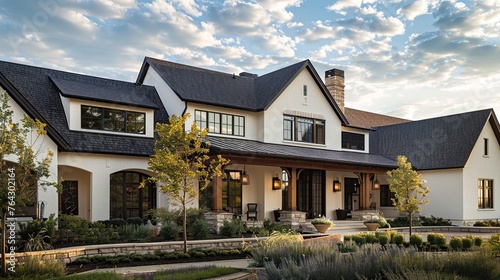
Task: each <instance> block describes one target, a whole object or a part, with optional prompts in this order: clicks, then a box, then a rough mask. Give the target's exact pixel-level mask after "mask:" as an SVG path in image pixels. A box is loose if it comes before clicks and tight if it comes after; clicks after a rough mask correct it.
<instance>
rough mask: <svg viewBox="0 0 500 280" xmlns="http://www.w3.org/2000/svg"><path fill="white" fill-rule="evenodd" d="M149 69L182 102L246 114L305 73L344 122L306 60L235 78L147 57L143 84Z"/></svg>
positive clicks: (264, 106)
mask: <svg viewBox="0 0 500 280" xmlns="http://www.w3.org/2000/svg"><path fill="white" fill-rule="evenodd" d="M149 67H152V68H153V69H154V70H155V71H156V72H157V73H158V74H159V75H160V76H161V77H162V79H163V80H164V81H165V83H166V84H167V85H168V86H169V87H170V88H171V89H172V90H173V91H174V92H175V94H176V95H177V96H178V97H179V98H180V99H181V100H183V101H185V102H195V103H202V104H208V105H215V106H222V107H227V108H235V109H242V110H248V111H262V110H265V109H267V108H268V107H269V106H270V105H271V104H272V103H273V101H274V100H275V99H276V98H278V97H279V95H280V94H281V93H282V92H283V91H284V90H285V88H286V87H287V86H288V85H289V84H290V83H291V82H292V81H293V79H294V78H295V77H296V76H297V75H298V74H299V73H300V72H301V71H302V70H303V69H307V70H308V71H309V73H310V74H311V75H312V76H313V78H314V80H315V81H316V84H317V85H318V86H319V88H320V89H321V91H322V92H323V94H324V96H325V98H326V99H327V101H328V102H329V103H330V105H331V106H332V109H333V110H334V111H335V112H336V114H337V116H338V117H339V118H340V120H341V121H342V123H343V124H347V119H346V118H345V116H344V115H343V114H342V112H341V111H340V109H339V107H338V106H337V104H336V103H335V101H334V100H333V98H332V97H331V95H330V93H329V92H328V89H327V88H326V87H325V85H324V83H323V82H322V81H321V79H320V77H319V76H318V74H317V73H316V70H315V69H314V67H313V66H312V64H311V62H310V61H309V60H304V61H301V62H298V63H295V64H293V65H290V66H287V67H284V68H281V69H279V70H276V71H273V72H271V73H268V74H265V75H263V76H260V77H258V76H256V75H248V74H247V75H239V76H238V75H234V74H227V73H222V72H217V71H212V70H208V69H203V68H198V67H193V66H188V65H183V64H179V63H174V62H169V61H165V60H159V59H154V58H150V57H146V58H145V59H144V62H143V66H142V68H141V71H140V73H139V76H138V77H137V83H142V82H143V81H144V78H145V75H146V73H147V70H148V69H149Z"/></svg>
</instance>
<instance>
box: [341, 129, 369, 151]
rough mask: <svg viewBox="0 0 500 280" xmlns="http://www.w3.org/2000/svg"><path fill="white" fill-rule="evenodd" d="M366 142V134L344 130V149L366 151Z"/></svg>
mask: <svg viewBox="0 0 500 280" xmlns="http://www.w3.org/2000/svg"><path fill="white" fill-rule="evenodd" d="M365 142H366V141H365V135H364V134H362V133H355V132H348V131H342V149H349V150H356V151H364V150H365V144H366V143H365ZM353 147H355V148H353Z"/></svg>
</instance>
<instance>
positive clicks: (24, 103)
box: [0, 73, 71, 150]
mask: <svg viewBox="0 0 500 280" xmlns="http://www.w3.org/2000/svg"><path fill="white" fill-rule="evenodd" d="M0 84H1V85H2V86H3V87H4V88H5V90H6V91H7V92H8V93H9V94H10V96H11V98H12V99H13V100H14V101H15V102H16V103H17V104H19V106H21V108H22V109H23V110H24V111H26V113H28V115H29V116H30V117H31V118H34V119H38V120H39V121H41V122H42V123H44V124H46V126H45V129H46V130H47V135H48V136H49V137H50V138H51V139H52V140H53V141H54V142H55V143H56V144H57V146H58V148H59V149H62V150H69V149H71V146H70V144H69V143H68V142H67V141H66V140H65V139H64V138H63V137H62V136H61V134H59V132H58V131H57V130H56V129H55V128H54V127H52V125H51V124H50V123H49V122H48V121H47V120H46V119H45V118H44V117H43V115H42V114H40V113H39V112H38V111H37V110H36V109H35V106H33V104H31V103H30V102H29V100H28V99H27V98H26V97H25V96H24V95H23V94H22V93H21V92H20V91H19V90H18V89H17V88H16V87H15V86H14V85H13V84H12V83H11V82H10V81H9V79H8V78H7V77H5V76H4V75H3V73H0Z"/></svg>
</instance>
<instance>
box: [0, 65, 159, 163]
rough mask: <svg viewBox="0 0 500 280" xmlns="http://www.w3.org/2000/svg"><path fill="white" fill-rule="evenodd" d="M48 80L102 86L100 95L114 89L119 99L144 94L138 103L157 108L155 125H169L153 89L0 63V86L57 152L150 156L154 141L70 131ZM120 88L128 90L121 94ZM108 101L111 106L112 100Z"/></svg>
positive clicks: (56, 94) (151, 139)
mask: <svg viewBox="0 0 500 280" xmlns="http://www.w3.org/2000/svg"><path fill="white" fill-rule="evenodd" d="M51 79H55V80H57V81H62V80H64V81H70V82H75V83H76V84H87V85H92V88H94V89H95V88H100V87H101V86H102V87H103V88H102V89H99V90H98V91H100V92H102V90H103V89H110V88H113V89H114V90H112V93H113V94H118V95H120V94H131V93H140V94H143V95H144V97H141V100H143V101H144V102H145V103H147V104H149V105H150V106H148V107H152V106H154V107H155V108H160V109H158V110H156V111H155V120H154V121H155V123H156V122H163V123H165V122H168V115H167V112H166V110H165V109H164V107H163V104H162V103H161V100H160V98H159V96H158V93H157V92H156V90H155V88H154V87H151V86H140V85H136V84H134V83H128V82H122V81H116V80H109V79H103V78H97V77H92V76H85V75H80V74H74V73H68V72H63V71H57V70H52V69H46V68H39V67H33V66H27V65H21V64H16V63H10V62H4V61H0V84H1V85H2V87H4V88H5V89H6V90H7V92H8V93H9V95H10V96H11V97H12V98H13V99H14V100H15V101H16V102H17V103H18V104H19V105H20V106H21V107H22V108H23V109H24V110H25V111H26V112H27V113H28V114H30V116H31V117H34V118H38V119H40V120H41V121H42V122H45V123H47V125H48V126H47V131H48V133H49V136H50V137H51V138H52V139H53V140H54V141H55V142H56V144H57V145H58V147H59V150H60V151H74V152H92V153H108V154H122V155H139V156H149V155H151V154H152V153H153V146H154V139H153V138H144V137H134V136H128V135H123V136H122V135H109V134H101V133H91V132H82V131H70V130H69V128H68V121H67V119H66V115H65V113H64V108H63V105H62V102H61V98H60V95H59V88H58V87H56V85H55V84H54V83H53V82H52V80H51ZM122 88H123V89H129V90H125V91H120V90H119V89H122ZM130 89H132V90H130ZM108 99H109V100H111V101H110V102H112V98H111V96H110V97H109V98H108ZM129 100H130V99H129ZM146 100H149V101H146Z"/></svg>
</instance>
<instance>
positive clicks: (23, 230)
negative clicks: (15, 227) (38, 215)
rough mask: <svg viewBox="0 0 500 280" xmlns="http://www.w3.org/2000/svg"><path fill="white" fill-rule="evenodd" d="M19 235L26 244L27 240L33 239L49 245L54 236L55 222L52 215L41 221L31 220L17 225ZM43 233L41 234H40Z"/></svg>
mask: <svg viewBox="0 0 500 280" xmlns="http://www.w3.org/2000/svg"><path fill="white" fill-rule="evenodd" d="M19 228H20V230H19V235H20V236H21V238H22V239H23V240H24V241H26V242H28V240H30V239H33V238H35V237H39V238H42V240H43V241H44V242H45V243H47V244H50V243H51V242H52V240H53V238H54V236H55V234H56V222H55V220H54V214H51V215H50V217H49V218H48V219H47V220H45V221H43V220H32V221H29V222H27V223H19ZM41 231H43V233H40V232H41Z"/></svg>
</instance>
